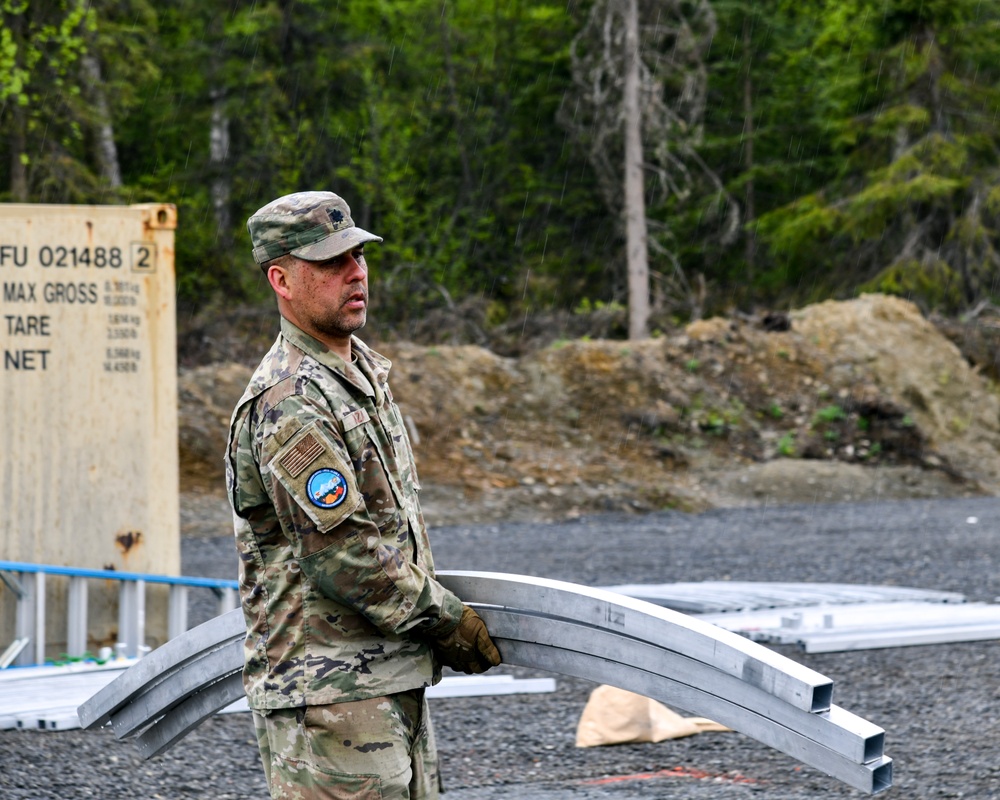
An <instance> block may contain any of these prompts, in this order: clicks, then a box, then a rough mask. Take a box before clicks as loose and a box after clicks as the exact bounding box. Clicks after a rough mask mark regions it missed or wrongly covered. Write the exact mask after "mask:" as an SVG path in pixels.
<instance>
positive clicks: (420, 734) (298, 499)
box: [226, 192, 500, 800]
mask: <svg viewBox="0 0 1000 800" xmlns="http://www.w3.org/2000/svg"><path fill="white" fill-rule="evenodd" d="M247 227H248V228H249V231H250V239H251V241H252V243H253V247H254V249H253V256H254V260H255V261H256V262H257V263H258V264H260V265H261V268H262V269H263V270H264V274H265V275H266V276H267V280H268V282H269V283H270V285H271V288H272V289H273V290H274V293H275V296H276V298H277V303H278V311H279V313H280V315H281V333H280V335H279V336H278V339H277V341H276V342H275V343H274V345H273V347H272V348H271V350H270V351H269V352H268V353H267V355H266V356H264V359H263V361H261V363H260V366H258V367H257V371H256V372H255V373H254V375H253V378H252V379H251V380H250V384H249V385H248V386H247V389H246V392H245V393H244V394H243V397H242V398H241V399H240V401H239V403H238V404H237V406H236V410H235V411H234V413H233V419H232V424H231V428H230V433H229V446H228V450H227V457H226V465H227V475H228V488H229V496H230V501H231V503H232V506H233V511H234V521H235V527H236V545H237V549H238V551H239V557H240V570H239V582H240V597H241V601H242V606H243V613H244V616H245V617H246V624H247V636H246V647H245V656H246V660H245V665H244V670H243V681H244V687H245V689H246V693H247V698H248V700H249V703H250V707H251V709H252V710H253V718H254V725H255V727H256V731H257V739H258V744H259V747H260V753H261V758H262V760H263V763H264V772H265V774H266V777H267V781H268V785H269V787H270V790H271V796H272V797H273V798H282V800H292V799H293V798H294V800H313V799H314V798H426V797H437V796H438V775H437V754H436V752H435V749H434V738H433V734H432V731H431V726H430V719H429V717H428V709H427V701H426V699H425V698H424V688H425V687H427V686H430V685H432V684H434V683H436V682H437V681H438V680H439V679H440V676H441V665H442V664H443V665H446V666H448V667H451V668H453V669H456V670H459V671H462V672H466V673H479V672H484V671H486V670H487V669H489V668H490V667H491V666H496V665H497V664H499V663H500V655H499V653H498V652H497V650H496V647H495V646H494V644H493V642H492V640H491V639H490V637H489V634H488V633H487V631H486V626H485V625H484V624H483V622H482V620H481V619H480V618H479V616H478V615H477V614H476V613H475V612H474V611H473V610H472V609H471V608H469V607H468V606H464V605H463V604H462V602H461V601H460V600H459V599H458V597H456V596H455V595H454V594H453V593H451V592H449V591H448V590H447V589H445V588H444V587H443V586H441V584H440V583H438V582H437V581H436V580H435V579H434V562H433V559H432V557H431V548H430V542H429V541H428V538H427V530H426V527H425V525H424V519H423V515H422V513H421V510H420V503H419V500H418V498H417V490H418V489H419V483H418V481H417V473H416V467H415V465H414V461H413V453H412V451H411V449H410V442H409V438H408V437H407V434H406V429H405V427H404V425H403V421H402V417H401V415H400V412H399V409H398V408H397V407H396V404H395V403H394V402H393V399H392V392H391V391H390V389H389V382H388V378H389V367H390V362H389V361H388V360H387V359H385V358H384V357H382V356H381V355H379V354H378V353H376V352H375V351H374V350H371V349H370V348H369V347H367V346H366V345H365V344H364V343H363V342H362V341H361V340H360V339H358V338H357V337H356V336H354V335H353V334H354V332H355V331H357V330H358V329H360V328H361V327H362V326H363V325H364V324H365V319H366V314H367V309H368V267H367V264H366V262H365V254H364V246H365V244H366V243H369V242H381V241H382V239H381V238H380V237H378V236H375V235H373V234H371V233H368V232H367V231H364V230H362V229H361V228H358V227H357V226H355V225H354V222H353V221H352V219H351V211H350V208H348V205H347V203H346V202H345V201H344V200H343V199H342V198H340V197H339V196H337V195H336V194H333V193H332V192H300V193H298V194H291V195H287V196H285V197H281V198H279V199H277V200H275V201H273V202H271V203H268V204H267V205H266V206H264V207H263V208H261V209H260V210H259V211H257V212H256V213H255V214H254V215H253V216H252V217H250V219H249V220H248V222H247Z"/></svg>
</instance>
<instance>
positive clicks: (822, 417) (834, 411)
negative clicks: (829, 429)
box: [813, 405, 847, 424]
mask: <svg viewBox="0 0 1000 800" xmlns="http://www.w3.org/2000/svg"><path fill="white" fill-rule="evenodd" d="M844 419H847V412H846V411H844V409H842V408H841V407H840V406H838V405H829V406H823V408H821V409H819V411H817V412H816V415H815V416H814V417H813V423H814V424H815V423H824V424H830V423H831V422H840V421H841V420H844Z"/></svg>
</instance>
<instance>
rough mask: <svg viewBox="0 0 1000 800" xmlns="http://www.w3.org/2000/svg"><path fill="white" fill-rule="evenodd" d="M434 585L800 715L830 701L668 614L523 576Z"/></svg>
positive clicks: (454, 577)
mask: <svg viewBox="0 0 1000 800" xmlns="http://www.w3.org/2000/svg"><path fill="white" fill-rule="evenodd" d="M437 578H438V580H439V581H440V582H441V583H443V584H444V585H445V586H446V587H447V588H448V589H451V591H453V592H454V593H455V594H457V595H458V596H459V597H461V598H462V600H463V602H465V603H470V604H476V603H478V604H483V605H493V606H500V607H504V608H513V609H518V610H521V611H535V612H538V613H541V614H549V615H551V616H555V617H563V618H564V619H571V620H575V621H576V622H582V623H585V624H588V625H592V626H594V627H595V628H602V629H603V630H608V631H613V632H614V633H619V634H624V635H626V636H631V637H632V638H635V639H641V640H642V641H644V642H648V643H650V644H654V645H658V646H660V647H662V648H664V649H666V650H673V651H674V652H676V653H680V654H681V655H685V656H688V657H689V658H693V659H695V660H696V661H701V662H702V663H705V664H711V665H712V666H713V667H715V668H716V669H718V670H721V671H722V672H725V673H727V674H729V675H732V676H734V677H736V678H739V679H740V680H741V681H743V682H745V683H748V684H750V685H751V686H755V687H757V688H758V689H762V690H764V691H765V692H767V693H768V694H773V695H774V696H775V697H779V698H781V699H782V700H784V701H785V702H786V703H790V704H791V705H793V706H795V707H796V708H801V709H802V710H804V711H826V710H828V709H829V708H830V703H831V702H832V700H833V681H832V680H830V679H829V678H827V677H826V676H825V675H821V674H820V673H818V672H816V671H815V670H811V669H809V668H808V667H806V666H804V665H802V664H799V663H797V662H795V661H792V660H791V659H789V658H785V657H784V656H781V655H779V654H778V653H775V652H774V651H772V650H768V649H767V648H766V647H764V646H762V645H759V644H757V643H756V642H751V641H750V640H749V639H745V638H743V637H742V636H739V635H738V634H735V633H732V632H730V631H726V630H723V629H720V628H719V627H717V626H715V625H710V624H709V623H707V622H702V621H701V620H698V619H695V618H693V617H688V616H685V615H684V614H681V613H679V612H677V611H671V610H670V609H669V608H662V607H660V606H657V605H653V604H652V603H647V602H645V601H643V600H636V599H634V598H631V597H625V596H623V595H619V594H614V593H613V592H607V591H604V590H602V589H591V588H588V587H586V586H578V585H576V584H573V583H566V582H564V581H554V580H549V579H547V578H530V577H527V576H525V575H507V574H504V573H496V572H459V571H447V572H439V573H438V574H437ZM581 644H584V643H581Z"/></svg>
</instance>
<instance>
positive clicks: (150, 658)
mask: <svg viewBox="0 0 1000 800" xmlns="http://www.w3.org/2000/svg"><path fill="white" fill-rule="evenodd" d="M245 636H246V623H245V622H244V620H243V612H242V611H241V610H240V609H238V608H237V609H234V610H233V611H229V612H227V613H225V614H221V615H219V616H217V617H213V618H212V619H210V620H208V621H207V622H203V623H202V624H201V625H198V626H197V627H194V628H192V629H191V630H189V631H187V632H186V633H184V634H183V635H181V636H178V637H177V638H175V639H171V640H170V641H169V642H167V643H166V644H164V645H162V646H160V647H157V648H156V649H155V650H154V651H153V652H152V653H149V654H148V655H147V656H145V657H144V658H141V659H139V660H138V661H136V662H135V664H133V665H132V666H131V667H129V668H128V669H127V670H126V671H125V672H123V673H122V674H121V675H119V676H118V677H117V678H115V680H113V681H112V682H111V683H109V684H108V685H107V686H105V687H104V688H102V689H101V690H100V691H99V692H97V693H96V694H95V695H94V696H93V697H91V698H90V699H89V700H87V702H85V703H84V704H83V705H81V706H80V708H79V709H78V710H77V715H78V716H79V717H80V724H81V725H82V726H83V727H84V728H94V727H98V726H100V725H104V724H105V723H106V722H108V721H109V720H110V719H111V716H112V715H113V714H115V713H116V712H117V711H118V710H119V709H120V708H122V707H123V706H126V705H127V704H129V703H131V702H133V701H134V700H135V699H136V698H137V697H139V696H141V695H143V694H145V693H146V692H149V691H150V690H151V689H152V687H154V686H156V685H157V684H158V683H161V682H162V681H164V680H166V679H168V678H169V677H170V676H171V675H173V674H174V673H175V672H176V671H178V670H181V669H184V668H185V667H186V666H187V665H188V664H189V663H190V662H191V661H192V660H197V659H199V658H201V657H202V656H203V655H204V653H205V651H206V650H211V649H215V648H218V647H221V646H223V645H224V644H225V643H227V642H229V641H232V640H234V639H239V640H242V639H243V638H244V637H245Z"/></svg>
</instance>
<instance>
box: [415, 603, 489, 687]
mask: <svg viewBox="0 0 1000 800" xmlns="http://www.w3.org/2000/svg"><path fill="white" fill-rule="evenodd" d="M431 647H433V648H434V654H435V655H436V656H437V657H438V659H439V660H440V661H441V663H443V664H444V665H445V666H448V667H451V668H452V669H454V670H458V671H459V672H464V673H465V674H466V675H478V674H479V673H481V672H486V670H488V669H489V668H490V667H495V666H497V665H498V664H499V663H500V653H499V652H497V648H496V645H495V644H493V640H492V639H491V638H490V634H489V631H487V630H486V624H485V623H484V622H483V620H482V618H481V617H480V616H479V615H478V614H477V613H476V612H475V611H473V610H472V609H471V608H469V607H468V606H462V619H461V620H459V623H458V625H456V626H455V627H454V628H453V629H452V630H451V631H450V632H449V633H446V634H444V635H443V636H438V637H434V638H432V639H431Z"/></svg>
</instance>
